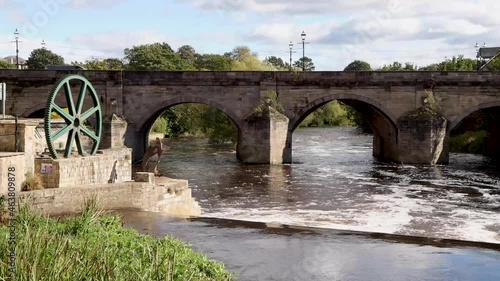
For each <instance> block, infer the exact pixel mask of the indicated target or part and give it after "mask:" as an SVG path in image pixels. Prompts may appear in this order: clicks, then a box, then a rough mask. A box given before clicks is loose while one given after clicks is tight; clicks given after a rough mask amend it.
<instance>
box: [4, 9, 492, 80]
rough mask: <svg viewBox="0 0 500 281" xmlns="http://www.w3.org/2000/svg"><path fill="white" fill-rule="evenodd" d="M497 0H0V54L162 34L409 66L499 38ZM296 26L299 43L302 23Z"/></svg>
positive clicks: (330, 65) (103, 47) (99, 45)
mask: <svg viewBox="0 0 500 281" xmlns="http://www.w3.org/2000/svg"><path fill="white" fill-rule="evenodd" d="M499 12H500V1H498V0H469V1H465V0H461V1H460V0H454V1H452V0H415V1H406V0H350V1H348V0H339V1H336V0H315V1H306V0H300V1H299V0H149V1H146V0H143V1H137V0H0V18H1V21H0V57H5V56H9V55H15V50H16V45H15V43H14V42H13V41H14V40H15V36H14V31H15V30H16V28H17V29H18V31H19V33H20V35H19V41H20V42H19V55H20V57H22V58H25V59H26V58H28V56H29V54H30V53H31V51H32V50H33V49H36V48H40V47H42V45H41V42H42V40H43V41H44V42H45V43H46V45H45V46H46V48H48V49H50V50H51V51H53V52H55V53H57V54H60V55H62V56H63V57H64V59H65V61H66V63H70V62H72V61H84V60H87V59H91V58H92V57H97V58H109V57H114V58H123V56H124V55H123V50H124V49H125V48H130V47H132V46H135V45H141V44H148V43H155V42H166V43H168V44H169V45H170V46H171V47H172V48H173V49H174V50H177V48H179V47H180V46H183V45H191V46H192V47H193V48H194V49H195V50H196V51H197V52H198V53H213V54H223V53H225V52H229V51H231V50H232V49H233V48H234V47H236V46H248V47H249V48H250V49H251V50H252V51H253V52H255V53H257V55H258V56H259V57H260V58H261V59H264V58H266V57H267V56H277V57H280V58H282V59H283V60H284V61H286V62H288V61H289V58H290V49H289V43H290V41H291V42H292V43H293V48H292V51H293V53H292V57H293V61H296V60H297V59H299V58H300V57H302V55H303V51H305V55H306V56H308V57H310V58H311V59H312V60H313V62H314V64H315V65H316V70H320V71H340V70H343V69H344V67H345V66H346V65H348V64H349V63H350V62H351V61H353V60H357V59H359V60H364V61H367V62H369V63H370V64H371V65H372V67H380V66H382V65H384V64H389V63H392V62H394V61H399V62H402V63H404V62H411V63H414V64H416V65H418V66H424V65H428V64H430V63H435V62H440V61H443V60H445V58H451V57H453V56H456V55H464V56H465V57H469V58H475V56H476V49H475V47H474V45H475V44H476V42H477V43H479V44H480V45H483V43H486V45H487V46H490V47H498V46H500V32H498V30H500V17H499V16H498V13H499ZM303 31H304V32H305V34H306V38H305V42H306V43H307V44H305V50H303V48H302V46H303V44H302V39H301V33H302V32H303Z"/></svg>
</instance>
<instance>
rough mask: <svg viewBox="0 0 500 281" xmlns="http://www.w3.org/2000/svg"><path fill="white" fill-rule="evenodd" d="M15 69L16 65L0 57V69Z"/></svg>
mask: <svg viewBox="0 0 500 281" xmlns="http://www.w3.org/2000/svg"><path fill="white" fill-rule="evenodd" d="M7 68H8V69H16V65H15V64H12V63H10V62H8V61H5V60H3V59H0V69H7Z"/></svg>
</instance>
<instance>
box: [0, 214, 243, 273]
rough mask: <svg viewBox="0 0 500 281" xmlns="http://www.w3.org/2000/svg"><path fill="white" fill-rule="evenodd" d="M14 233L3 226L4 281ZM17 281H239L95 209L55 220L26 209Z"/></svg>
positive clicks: (171, 241) (184, 248)
mask: <svg viewBox="0 0 500 281" xmlns="http://www.w3.org/2000/svg"><path fill="white" fill-rule="evenodd" d="M8 233H9V230H8V229H7V227H6V226H0V253H2V258H1V260H0V280H9V279H8V278H7V276H9V275H8V265H7V263H6V259H5V258H6V256H7V255H6V254H4V253H8V252H9V250H8V245H7V241H8V237H9V234H8ZM16 236H17V239H16V240H17V246H16V262H17V263H16V272H17V275H16V276H15V278H14V279H13V280H18V281H23V280H54V281H55V280H57V281H59V280H127V281H128V280H233V279H234V276H232V275H231V274H230V273H228V272H227V271H226V270H225V269H224V266H223V265H222V264H220V263H217V262H215V261H212V260H209V259H208V258H207V257H205V256H203V255H201V254H198V253H195V252H193V251H192V250H191V247H190V246H189V245H187V244H185V243H183V242H181V241H179V240H177V239H175V238H173V237H165V238H158V239H155V238H153V237H151V236H148V235H140V234H138V233H137V232H136V231H135V230H132V229H125V228H122V227H121V223H120V218H119V217H118V216H101V215H100V214H99V212H98V211H97V210H96V208H95V207H93V206H92V205H91V204H87V206H86V207H84V209H83V212H82V215H81V216H78V217H72V218H67V219H62V220H55V219H50V218H46V217H43V216H41V215H37V214H35V213H34V212H32V211H30V210H28V209H27V208H26V207H21V208H20V210H19V214H18V217H17V224H16Z"/></svg>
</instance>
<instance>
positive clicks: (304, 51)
mask: <svg viewBox="0 0 500 281" xmlns="http://www.w3.org/2000/svg"><path fill="white" fill-rule="evenodd" d="M300 37H302V71H306V61H305V57H306V44H309V42H306V32H305V31H302V34H300Z"/></svg>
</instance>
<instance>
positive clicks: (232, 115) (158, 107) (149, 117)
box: [137, 97, 242, 132]
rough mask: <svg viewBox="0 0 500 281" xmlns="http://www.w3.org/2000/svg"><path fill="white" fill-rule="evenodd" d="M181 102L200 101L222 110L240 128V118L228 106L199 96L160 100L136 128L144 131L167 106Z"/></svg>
mask: <svg viewBox="0 0 500 281" xmlns="http://www.w3.org/2000/svg"><path fill="white" fill-rule="evenodd" d="M183 103H200V104H205V105H209V106H211V107H214V108H217V109H218V110H220V111H222V112H224V113H225V114H226V115H227V116H229V118H230V119H231V120H232V121H233V122H234V124H235V125H236V127H237V128H238V130H240V128H241V122H242V121H241V118H240V117H239V116H238V115H237V114H236V112H234V111H233V110H231V109H230V108H228V107H227V106H225V105H223V104H220V103H218V102H216V101H213V100H212V99H203V98H199V97H175V98H172V99H168V100H166V101H163V102H160V103H158V104H157V105H156V106H155V107H153V108H151V110H150V111H149V112H152V114H148V115H147V116H146V117H145V118H144V119H142V120H140V122H139V123H138V126H137V128H139V130H140V131H141V132H146V131H147V130H149V129H150V128H151V126H152V125H153V123H154V121H155V120H156V119H157V118H158V117H159V116H160V114H161V113H163V112H164V111H165V110H166V109H167V108H169V107H172V106H175V105H179V104H183Z"/></svg>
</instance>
